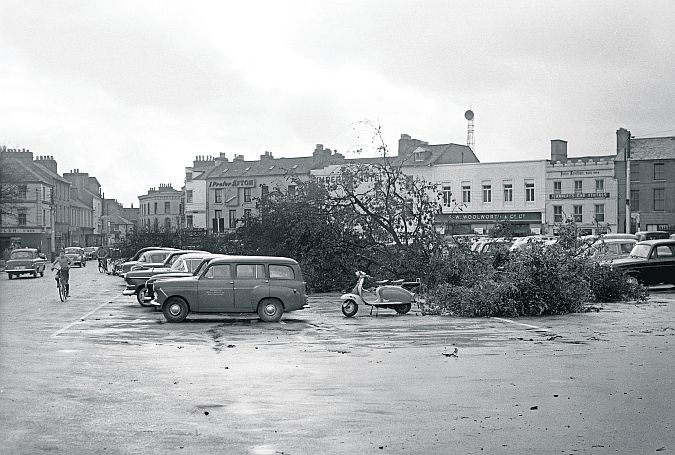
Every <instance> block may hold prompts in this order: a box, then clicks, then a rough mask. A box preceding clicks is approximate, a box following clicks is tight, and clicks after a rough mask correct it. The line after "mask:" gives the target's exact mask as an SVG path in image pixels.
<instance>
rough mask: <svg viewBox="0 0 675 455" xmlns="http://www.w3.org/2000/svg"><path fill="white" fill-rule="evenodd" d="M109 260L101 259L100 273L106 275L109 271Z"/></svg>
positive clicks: (99, 264) (99, 263)
mask: <svg viewBox="0 0 675 455" xmlns="http://www.w3.org/2000/svg"><path fill="white" fill-rule="evenodd" d="M106 262H107V259H105V258H99V260H98V273H106V272H107V271H108V267H107V264H106Z"/></svg>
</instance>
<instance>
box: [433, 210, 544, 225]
mask: <svg viewBox="0 0 675 455" xmlns="http://www.w3.org/2000/svg"><path fill="white" fill-rule="evenodd" d="M447 216H448V221H450V222H456V223H457V222H462V221H464V222H476V223H481V222H483V223H498V222H500V221H513V222H522V223H541V212H493V213H449V214H448V215H447ZM439 218H441V219H442V218H443V216H440V217H439Z"/></svg>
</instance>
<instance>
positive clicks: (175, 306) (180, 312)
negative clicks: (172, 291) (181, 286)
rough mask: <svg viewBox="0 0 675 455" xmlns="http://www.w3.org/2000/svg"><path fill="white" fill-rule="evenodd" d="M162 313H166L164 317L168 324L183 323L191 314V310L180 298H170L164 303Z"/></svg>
mask: <svg viewBox="0 0 675 455" xmlns="http://www.w3.org/2000/svg"><path fill="white" fill-rule="evenodd" d="M162 311H163V312H164V317H165V318H166V320H167V322H183V321H184V320H185V318H186V317H187V315H188V313H189V312H190V309H189V308H188V304H187V302H186V301H185V300H183V299H181V298H180V297H169V299H167V301H166V302H164V307H163V308H162Z"/></svg>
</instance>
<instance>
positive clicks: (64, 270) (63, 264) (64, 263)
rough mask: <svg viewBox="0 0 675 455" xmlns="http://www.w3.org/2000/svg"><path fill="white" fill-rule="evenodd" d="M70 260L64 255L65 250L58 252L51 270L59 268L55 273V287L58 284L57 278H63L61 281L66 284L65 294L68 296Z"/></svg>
mask: <svg viewBox="0 0 675 455" xmlns="http://www.w3.org/2000/svg"><path fill="white" fill-rule="evenodd" d="M71 264H72V261H71V260H70V258H68V256H66V253H65V251H63V250H61V252H59V257H57V258H56V260H55V261H54V262H53V263H52V270H54V269H59V272H58V273H57V274H56V287H58V286H59V278H63V283H64V284H65V285H66V295H67V296H68V297H70V284H68V278H69V271H70V265H71Z"/></svg>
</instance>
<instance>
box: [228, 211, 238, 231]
mask: <svg viewBox="0 0 675 455" xmlns="http://www.w3.org/2000/svg"><path fill="white" fill-rule="evenodd" d="M229 221H230V227H231V228H235V227H237V211H236V210H230V220H229Z"/></svg>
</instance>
